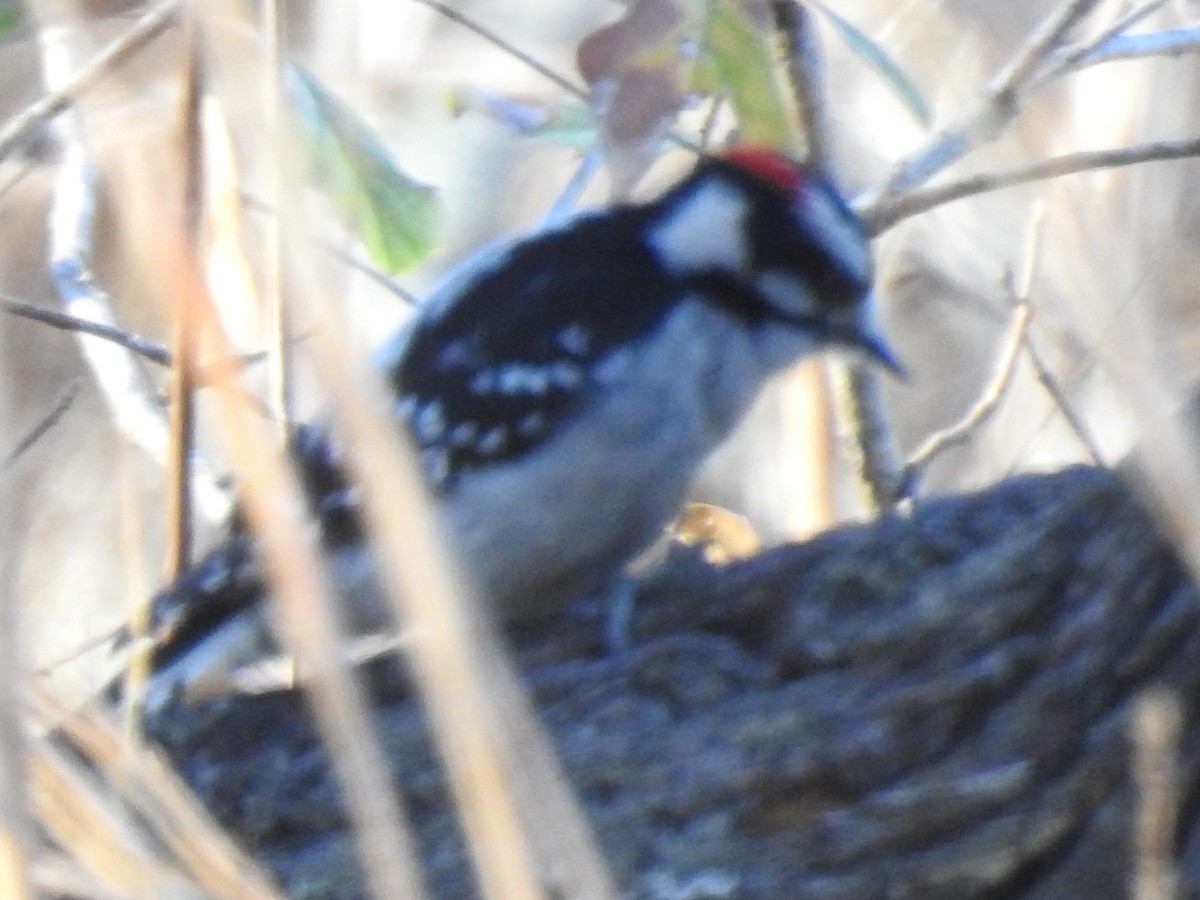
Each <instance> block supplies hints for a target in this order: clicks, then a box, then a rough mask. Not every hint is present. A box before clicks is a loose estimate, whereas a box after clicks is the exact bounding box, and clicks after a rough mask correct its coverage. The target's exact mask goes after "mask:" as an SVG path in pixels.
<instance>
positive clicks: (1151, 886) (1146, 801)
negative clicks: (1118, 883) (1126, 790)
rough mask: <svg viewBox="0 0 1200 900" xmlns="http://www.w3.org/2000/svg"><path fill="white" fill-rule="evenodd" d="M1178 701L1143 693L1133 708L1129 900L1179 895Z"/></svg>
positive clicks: (1165, 693)
mask: <svg viewBox="0 0 1200 900" xmlns="http://www.w3.org/2000/svg"><path fill="white" fill-rule="evenodd" d="M1182 719H1183V715H1182V711H1181V709H1180V706H1179V698H1178V697H1176V696H1175V694H1174V693H1172V692H1171V691H1168V690H1166V689H1157V690H1155V689H1150V690H1146V691H1143V692H1142V694H1141V696H1139V697H1138V698H1137V702H1136V703H1135V704H1134V707H1133V716H1132V719H1131V721H1130V737H1131V738H1132V743H1133V782H1134V785H1135V787H1136V789H1137V818H1136V824H1135V827H1134V874H1133V889H1132V891H1131V892H1130V893H1131V896H1132V900H1174V898H1175V897H1178V896H1179V871H1178V866H1177V865H1176V863H1175V827H1176V822H1177V819H1178V816H1179V799H1180V787H1179V738H1180V734H1179V732H1180V727H1181V723H1182Z"/></svg>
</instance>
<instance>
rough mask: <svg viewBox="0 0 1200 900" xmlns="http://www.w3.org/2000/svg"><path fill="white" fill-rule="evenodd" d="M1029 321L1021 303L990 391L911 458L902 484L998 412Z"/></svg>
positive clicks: (909, 483)
mask: <svg viewBox="0 0 1200 900" xmlns="http://www.w3.org/2000/svg"><path fill="white" fill-rule="evenodd" d="M1029 318H1030V308H1029V304H1028V302H1022V303H1021V305H1020V306H1018V307H1017V309H1016V312H1015V313H1013V321H1012V327H1011V328H1010V330H1009V334H1008V340H1007V341H1005V344H1004V349H1003V350H1002V352H1001V353H1000V358H999V359H998V360H997V361H996V368H995V372H994V374H993V375H992V377H991V378H990V379H988V384H987V388H986V389H985V390H984V392H983V393H982V394H981V395H980V397H979V399H978V400H976V401H975V404H974V405H973V406H972V407H971V408H970V409H969V410H967V412H966V414H965V415H964V416H963V417H962V418H961V419H959V420H958V421H957V422H955V423H954V424H953V425H950V426H948V427H946V428H943V429H941V430H939V431H936V432H934V433H933V434H931V435H930V436H929V437H928V438H926V439H925V442H924V443H923V444H921V446H920V448H918V450H917V451H916V452H915V453H914V454H913V455H912V456H911V457H910V458H909V460H908V463H907V465H905V467H904V476H903V483H904V484H905V485H906V486H912V485H915V484H916V483H917V481H918V479H919V478H920V476H921V473H922V472H923V471H924V470H925V468H926V467H928V465H929V464H930V463H931V462H932V461H933V460H934V459H935V458H936V457H937V456H938V455H939V454H941V453H943V452H945V451H946V450H949V449H950V448H951V447H957V446H959V445H960V444H964V443H966V442H967V441H968V440H970V438H971V436H972V435H973V434H975V432H976V431H978V430H979V428H980V427H982V425H983V424H984V423H985V422H987V420H988V419H990V418H991V417H992V415H993V414H994V413H995V412H996V410H997V409H999V407H1000V401H1001V400H1003V399H1004V396H1005V394H1006V393H1007V392H1008V388H1009V385H1011V384H1012V380H1013V374H1014V372H1015V371H1016V363H1017V358H1018V356H1019V355H1020V352H1021V345H1022V344H1023V343H1024V341H1025V334H1026V331H1027V329H1028V328H1029Z"/></svg>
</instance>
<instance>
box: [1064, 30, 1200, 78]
mask: <svg viewBox="0 0 1200 900" xmlns="http://www.w3.org/2000/svg"><path fill="white" fill-rule="evenodd" d="M1197 52H1200V25H1193V26H1191V27H1190V28H1173V29H1171V30H1170V31H1152V32H1148V33H1146V34H1123V35H1119V36H1117V37H1114V38H1113V39H1111V40H1109V41H1107V42H1106V43H1104V44H1101V45H1099V46H1097V47H1096V48H1095V49H1093V50H1090V51H1088V52H1087V53H1085V54H1084V55H1083V56H1080V57H1079V58H1078V59H1077V60H1075V61H1074V62H1072V63H1071V64H1070V67H1069V71H1075V70H1078V69H1083V68H1086V67H1088V66H1096V65H1100V64H1101V63H1108V62H1120V61H1123V60H1130V59H1143V58H1145V57H1149V56H1182V55H1183V54H1185V53H1197Z"/></svg>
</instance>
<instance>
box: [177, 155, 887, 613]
mask: <svg viewBox="0 0 1200 900" xmlns="http://www.w3.org/2000/svg"><path fill="white" fill-rule="evenodd" d="M871 281H872V264H871V255H870V248H869V244H868V241H867V237H866V235H865V232H864V231H863V228H862V226H861V224H860V222H859V221H858V219H857V218H856V216H855V215H854V213H853V212H852V211H851V210H850V209H849V207H848V206H847V204H846V203H845V202H844V201H843V199H842V198H841V197H840V196H839V195H838V194H837V192H836V191H835V190H834V189H833V188H832V187H831V185H830V184H829V183H828V182H827V181H826V180H825V179H823V178H821V177H820V176H819V175H817V174H816V173H813V172H810V171H806V170H805V169H803V168H802V167H800V166H797V165H795V164H793V163H792V162H790V161H788V160H786V159H785V158H783V157H781V156H780V155H778V154H776V153H773V152H770V151H764V150H737V151H733V152H731V153H729V154H727V155H726V156H724V157H715V158H706V159H703V160H702V161H700V163H699V164H698V165H697V166H696V168H695V170H694V171H693V172H692V173H691V174H690V175H689V176H688V177H687V178H685V179H684V180H683V181H681V182H680V183H679V184H678V185H676V186H675V187H674V188H672V189H670V190H668V191H667V192H666V193H665V194H664V195H662V196H661V197H659V198H658V199H656V200H653V201H651V202H649V203H642V204H628V205H620V206H614V207H610V208H607V209H603V210H599V211H595V212H587V213H583V214H580V215H578V216H576V217H574V218H572V219H569V220H567V221H565V222H564V223H562V224H561V225H559V226H558V227H555V228H552V229H549V230H545V231H542V232H539V233H534V234H532V235H530V236H526V237H521V238H518V239H515V240H513V241H510V242H507V243H504V244H500V245H498V246H497V247H494V248H492V249H490V250H486V251H484V252H483V253H481V254H480V255H479V256H477V257H476V258H474V259H473V260H470V261H468V262H467V263H466V264H465V265H464V266H462V267H460V268H459V269H458V270H456V271H454V272H452V273H451V274H450V276H449V277H448V278H447V279H446V281H445V282H444V285H443V287H442V288H441V289H439V290H437V291H436V292H435V293H434V295H433V296H432V297H431V298H430V299H429V300H428V301H427V302H426V303H425V304H423V306H422V307H421V308H420V309H419V310H418V312H417V314H416V316H415V318H414V320H413V322H412V323H411V325H410V326H408V327H407V328H405V329H404V330H403V332H402V333H400V334H399V335H397V336H396V337H395V338H393V339H392V340H391V341H390V342H388V343H387V344H385V346H384V347H383V349H382V350H381V351H380V352H379V354H378V357H377V358H378V362H379V364H380V365H381V367H382V368H383V369H384V370H385V372H386V374H387V378H388V380H389V383H390V386H391V387H392V389H393V390H394V392H395V397H396V401H395V409H396V412H397V415H398V418H399V419H400V420H401V421H402V422H403V423H404V425H405V426H406V427H407V429H408V431H409V433H410V434H411V436H412V438H413V441H414V443H415V445H416V447H417V450H418V452H419V454H420V459H421V462H422V465H423V468H424V471H425V474H426V477H427V480H428V482H429V485H430V487H431V489H432V491H433V493H434V495H435V498H436V503H437V507H438V510H439V513H440V515H441V516H442V518H443V519H444V523H445V525H446V529H447V533H448V534H449V535H450V536H451V540H452V542H453V543H454V545H455V547H456V549H457V550H458V555H459V558H460V560H461V561H462V563H463V565H464V567H465V569H466V571H467V573H468V575H470V576H471V577H473V578H474V580H475V582H476V584H477V586H478V587H479V589H480V591H481V593H483V594H484V595H485V597H487V598H488V599H489V600H490V601H491V602H492V603H493V605H494V608H495V609H496V610H497V612H498V613H499V615H500V616H501V617H504V618H521V617H528V616H532V615H539V614H544V613H547V612H549V611H552V610H553V609H555V608H556V606H557V605H558V604H559V603H560V602H561V601H562V600H563V599H564V598H566V597H567V596H569V595H570V594H571V592H573V591H578V590H581V589H586V588H590V587H594V586H596V585H597V584H598V583H599V582H601V581H602V580H603V579H605V578H607V577H611V576H612V575H614V574H616V573H617V572H619V570H620V568H621V567H622V566H623V565H624V564H625V563H627V562H628V561H629V560H630V559H631V558H632V557H633V556H634V555H636V554H637V553H638V552H639V551H641V550H642V549H644V548H645V547H646V546H647V545H648V544H649V543H651V542H652V541H653V540H654V538H655V537H656V536H657V535H658V534H659V532H660V531H661V529H662V528H663V527H664V526H665V525H666V524H667V523H668V522H669V521H670V519H671V518H672V517H673V515H674V514H675V513H676V512H677V511H678V508H679V506H680V504H681V502H682V500H683V496H684V492H685V490H686V488H687V486H688V484H689V482H690V481H691V479H692V477H693V476H694V475H695V473H696V470H697V469H698V468H699V466H700V465H701V463H702V462H703V461H704V460H705V459H706V458H707V457H708V456H709V455H710V454H711V453H712V452H713V451H714V450H715V449H716V448H717V447H718V446H719V445H720V443H721V442H722V441H723V440H724V439H725V438H726V437H727V435H728V434H729V432H730V431H731V430H732V429H733V427H734V426H735V425H736V424H737V422H738V421H739V420H740V418H741V417H742V415H743V414H744V413H745V412H746V411H747V409H748V408H749V406H750V404H751V402H752V401H753V399H754V398H755V397H756V395H757V394H758V392H759V390H760V389H761V388H762V386H763V384H764V383H765V382H766V381H767V380H768V379H769V378H770V377H771V376H772V375H774V374H775V373H777V372H778V371H780V370H781V369H784V368H786V367H788V366H790V365H792V364H793V363H795V362H796V361H797V360H799V359H800V358H801V357H802V356H804V355H805V354H806V353H808V352H809V351H811V350H814V349H817V348H820V347H824V346H833V345H842V346H846V347H850V348H857V349H859V350H861V351H865V352H866V353H867V354H868V355H870V356H872V357H873V358H875V359H876V360H878V361H881V362H882V363H883V364H885V365H887V366H889V367H892V368H896V364H895V362H894V360H893V358H892V356H891V354H890V351H889V350H888V349H887V347H886V345H885V344H884V342H883V341H882V339H881V338H880V337H879V336H878V334H877V333H876V331H875V329H874V325H873V323H872V319H871V301H870V288H871ZM310 456H313V458H314V459H315V458H317V457H321V454H320V453H316V454H315V455H314V454H312V453H310ZM321 458H322V459H323V457H321ZM322 465H325V464H324V463H321V464H320V465H318V466H317V468H321V466H322ZM322 471H324V469H322ZM324 477H325V476H322V478H324ZM331 490H332V488H331ZM337 490H338V491H341V492H342V494H338V496H342V495H343V494H344V491H345V488H344V485H339V486H338V488H337ZM333 506H334V507H336V508H338V509H339V510H342V511H341V512H339V515H343V516H344V509H343V507H342V505H340V504H338V503H335V504H333ZM336 531H337V533H338V534H341V533H342V530H336ZM349 531H350V532H352V531H353V529H349ZM347 533H349V532H347ZM338 540H339V542H340V543H342V544H343V545H344V546H343V549H345V546H349V545H351V544H352V539H349V538H348V539H347V540H345V541H341V540H340V538H339V539H338ZM175 606H176V608H178V606H179V604H178V603H176V604H175Z"/></svg>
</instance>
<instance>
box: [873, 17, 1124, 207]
mask: <svg viewBox="0 0 1200 900" xmlns="http://www.w3.org/2000/svg"><path fill="white" fill-rule="evenodd" d="M1099 3H1100V0H1070V2H1068V3H1066V4H1065V5H1063V6H1062V7H1060V8H1059V10H1058V12H1056V13H1054V14H1053V15H1051V16H1050V17H1049V18H1047V19H1046V20H1045V21H1044V22H1043V23H1042V25H1041V26H1039V27H1038V28H1037V29H1035V31H1034V32H1033V34H1031V35H1030V36H1029V38H1028V40H1026V42H1025V43H1024V44H1023V45H1022V47H1021V48H1020V49H1019V50H1018V51H1017V53H1016V54H1014V56H1013V57H1012V59H1011V60H1010V61H1009V62H1008V63H1007V64H1006V65H1005V66H1003V67H1002V68H1001V69H1000V70H999V71H998V72H997V73H996V74H995V75H994V76H993V77H992V78H991V79H990V80H989V81H988V83H987V85H986V86H985V87H984V89H983V92H982V94H981V96H980V97H979V98H978V100H977V101H976V102H975V103H974V105H973V106H972V107H971V108H970V109H968V110H967V111H966V112H965V113H963V114H962V115H960V116H959V117H958V119H956V120H955V121H954V122H953V123H951V124H950V125H949V126H947V127H946V128H943V129H942V130H940V131H938V132H937V133H936V134H934V135H933V136H932V137H931V138H930V139H929V140H928V141H927V142H926V143H925V145H924V146H923V147H922V148H921V149H919V150H918V151H916V152H915V153H912V154H910V155H909V156H908V157H907V158H905V159H903V160H901V161H900V162H899V163H898V164H897V165H896V166H895V168H894V170H893V172H892V174H891V176H890V177H889V178H888V179H887V181H886V182H885V183H884V184H883V186H882V187H880V188H878V189H877V190H875V191H873V192H872V193H871V194H870V195H869V196H868V197H867V198H864V200H863V204H862V205H863V208H864V209H867V210H871V209H873V208H874V207H875V206H876V205H878V204H880V203H882V202H884V201H887V200H889V199H891V198H892V197H894V196H896V195H897V194H903V193H904V192H906V191H908V190H910V189H911V188H913V187H915V186H916V185H919V184H922V183H924V182H925V181H928V180H929V179H930V178H932V177H933V176H934V175H936V174H937V173H938V172H940V171H941V170H942V169H945V168H946V167H947V166H949V165H951V164H953V163H955V162H957V161H958V160H960V159H961V158H962V157H963V156H965V155H966V154H968V153H969V152H971V151H972V150H974V149H975V148H977V147H979V146H981V145H983V144H985V143H988V142H989V141H991V140H993V139H994V138H995V137H996V136H997V135H999V134H1000V133H1001V132H1002V131H1003V130H1004V129H1005V128H1006V127H1007V126H1008V125H1009V124H1010V123H1011V122H1012V121H1013V120H1014V119H1015V118H1016V117H1017V114H1018V113H1019V112H1020V108H1021V101H1022V99H1023V90H1024V89H1025V88H1026V87H1027V86H1028V85H1029V84H1030V83H1031V82H1033V81H1034V80H1035V79H1036V78H1037V76H1038V75H1039V73H1040V72H1041V69H1042V66H1043V64H1044V63H1045V61H1046V59H1047V58H1049V57H1050V56H1051V55H1052V54H1053V53H1054V51H1055V50H1057V49H1058V47H1059V46H1060V45H1061V44H1062V42H1063V41H1064V40H1065V39H1066V36H1067V34H1068V33H1069V32H1070V31H1071V29H1072V28H1074V26H1075V25H1076V24H1077V23H1078V22H1079V21H1080V20H1082V19H1083V18H1084V16H1086V15H1087V14H1088V13H1089V12H1091V11H1092V9H1094V8H1095V7H1096V6H1097V5H1098V4H1099Z"/></svg>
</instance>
